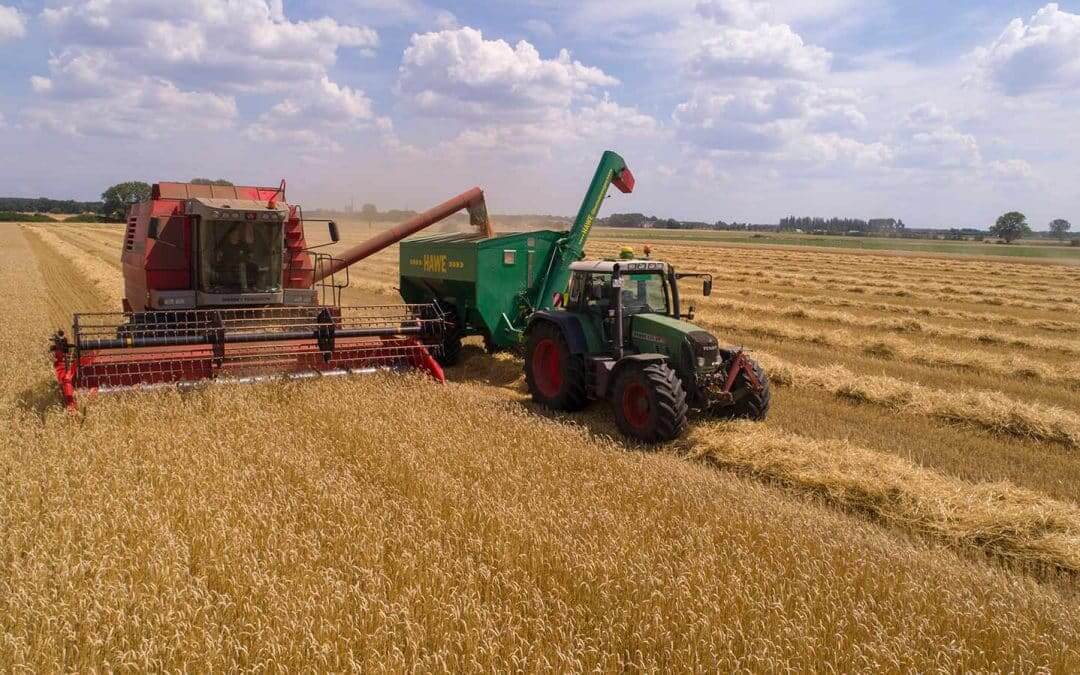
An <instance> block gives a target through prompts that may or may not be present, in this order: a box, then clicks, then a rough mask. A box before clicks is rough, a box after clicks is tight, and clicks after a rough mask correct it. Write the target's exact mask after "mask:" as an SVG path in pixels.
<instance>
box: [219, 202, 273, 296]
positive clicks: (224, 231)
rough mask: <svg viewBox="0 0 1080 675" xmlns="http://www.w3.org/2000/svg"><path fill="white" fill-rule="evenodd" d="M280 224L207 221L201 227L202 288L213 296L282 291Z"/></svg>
mask: <svg viewBox="0 0 1080 675" xmlns="http://www.w3.org/2000/svg"><path fill="white" fill-rule="evenodd" d="M282 246H283V239H282V225H281V223H279V222H266V221H263V222H247V221H236V220H204V221H203V222H202V223H201V224H200V227H199V286H200V288H201V289H202V290H203V291H205V292H210V293H244V292H249V293H267V292H273V291H279V290H281V260H282Z"/></svg>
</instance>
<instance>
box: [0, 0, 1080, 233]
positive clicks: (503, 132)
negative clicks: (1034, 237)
mask: <svg viewBox="0 0 1080 675" xmlns="http://www.w3.org/2000/svg"><path fill="white" fill-rule="evenodd" d="M0 64H2V67H0V157H3V158H4V161H3V162H0V196H28V197H36V196H46V197H53V198H76V199H93V198H96V197H97V196H98V195H99V194H100V193H101V191H102V190H104V188H105V187H107V186H109V185H111V184H113V183H116V182H120V181H124V180H145V181H147V182H155V181H158V180H188V179H190V178H192V177H195V176H205V177H210V178H218V177H221V178H227V179H230V180H232V181H234V182H237V183H244V184H275V185H276V184H277V183H278V181H279V180H281V179H282V178H284V179H286V180H287V181H288V185H289V193H288V194H289V199H290V201H296V202H300V203H303V204H305V205H307V206H309V207H315V206H321V207H342V206H345V205H346V204H349V203H350V202H351V203H354V204H355V205H356V207H357V208H359V206H360V205H361V204H363V203H366V202H372V203H375V204H376V205H377V206H378V207H379V208H381V209H388V208H417V209H422V208H426V207H428V206H430V205H433V204H435V203H437V202H440V201H442V200H443V199H446V198H448V197H451V196H453V195H455V194H457V193H459V192H461V191H463V190H465V189H467V188H469V187H472V186H473V185H480V186H481V187H483V188H484V190H485V193H486V195H487V202H488V206H489V208H490V209H491V210H492V211H493V212H496V213H551V214H560V215H568V214H573V213H574V212H575V211H576V210H577V207H578V205H579V203H580V201H581V198H582V196H583V194H584V191H585V188H586V187H587V184H588V181H589V179H590V178H591V175H592V172H593V170H594V168H595V165H596V162H597V161H598V160H599V157H600V154H601V152H602V151H603V150H605V149H611V150H615V151H617V152H619V153H620V154H621V155H623V157H625V158H626V160H627V163H628V164H629V166H630V168H631V170H632V171H633V173H634V175H635V177H636V179H637V187H636V188H635V190H634V193H633V194H630V195H623V194H621V193H617V192H615V191H613V194H612V196H611V197H610V198H609V201H608V203H607V204H605V207H604V209H603V211H602V213H604V212H607V213H611V212H643V213H647V214H656V215H660V216H663V217H675V218H678V219H685V220H705V221H710V222H711V221H715V220H718V219H723V220H725V221H729V222H730V221H744V222H745V221H749V222H756V223H768V222H777V221H778V220H779V218H781V217H783V216H785V215H809V216H825V217H829V216H842V217H860V218H877V217H896V218H902V219H903V220H904V222H905V223H907V224H908V225H909V226H924V227H952V226H970V227H986V226H987V225H989V224H990V223H992V222H993V220H994V219H995V218H996V217H997V216H998V215H1000V214H1001V213H1003V212H1005V211H1010V210H1020V211H1022V212H1024V213H1025V214H1027V216H1028V219H1029V221H1030V222H1031V224H1032V225H1033V226H1034V227H1035V229H1045V228H1046V224H1047V223H1048V222H1049V221H1050V220H1051V219H1054V218H1066V219H1069V220H1071V221H1073V222H1080V124H1078V122H1080V114H1078V113H1080V0H1077V1H1076V2H1074V3H1068V2H1065V3H1042V2H1004V1H999V0H989V1H982V2H975V1H971V0H950V1H949V2H940V1H938V0H904V1H901V0H773V1H769V0H669V1H667V2H663V1H659V0H616V1H610V0H608V1H605V2H600V1H598V0H578V1H577V2H561V1H558V0H517V1H514V2H495V1H491V2H458V3H449V2H447V3H442V4H435V3H434V2H428V1H427V0H402V1H400V2H395V1H394V0H304V1H302V2H301V1H296V2H291V1H290V2H283V1H282V0H228V1H222V0H189V1H185V2H176V1H169V2H163V1H158V2H152V1H148V0H49V1H46V2H44V3H42V2H35V1H30V0H0Z"/></svg>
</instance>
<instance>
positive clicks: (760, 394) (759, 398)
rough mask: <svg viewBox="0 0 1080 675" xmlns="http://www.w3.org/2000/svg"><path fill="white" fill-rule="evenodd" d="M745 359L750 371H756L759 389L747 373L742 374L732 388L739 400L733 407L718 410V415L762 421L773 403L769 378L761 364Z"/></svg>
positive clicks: (736, 378)
mask: <svg viewBox="0 0 1080 675" xmlns="http://www.w3.org/2000/svg"><path fill="white" fill-rule="evenodd" d="M725 356H726V355H725ZM743 358H745V359H746V363H747V365H749V366H750V369H751V370H752V371H754V379H756V380H757V382H758V385H759V388H758V389H757V390H756V391H755V390H754V388H753V387H752V386H751V383H750V378H748V377H747V376H746V373H745V372H740V373H739V374H738V375H737V376H736V377H735V383H734V384H733V385H732V387H731V390H732V393H734V394H735V396H736V399H737V400H736V401H735V403H734V404H732V405H729V406H724V407H722V408H717V409H716V415H717V416H718V417H724V418H728V419H748V420H755V421H760V420H763V419H765V417H766V415H768V414H769V404H770V403H772V391H771V390H770V389H769V376H768V375H766V374H765V369H764V368H762V367H761V364H760V363H758V362H757V361H755V360H754V359H752V358H750V357H747V356H744V357H743Z"/></svg>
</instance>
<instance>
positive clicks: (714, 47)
mask: <svg viewBox="0 0 1080 675" xmlns="http://www.w3.org/2000/svg"><path fill="white" fill-rule="evenodd" d="M831 60H832V55H831V54H830V53H829V52H828V51H827V50H825V49H823V48H821V47H817V46H814V45H808V44H805V43H804V42H803V39H802V38H801V37H799V35H798V34H796V33H795V32H794V31H792V30H791V28H790V27H789V26H787V25H784V24H780V25H773V24H764V23H763V24H760V25H759V26H757V27H755V28H749V29H744V28H727V27H724V28H719V29H718V30H717V31H716V34H715V35H713V36H712V37H710V38H707V39H706V40H704V41H703V42H702V43H701V44H700V45H699V46H698V48H697V50H696V51H695V53H694V54H693V55H692V56H691V57H690V61H689V63H688V69H689V72H690V73H691V74H692V75H694V76H696V77H698V78H701V79H723V78H732V77H747V76H749V77H762V78H778V77H797V78H814V77H820V76H822V75H824V74H825V73H826V72H827V71H828V70H829V63H830V61H831Z"/></svg>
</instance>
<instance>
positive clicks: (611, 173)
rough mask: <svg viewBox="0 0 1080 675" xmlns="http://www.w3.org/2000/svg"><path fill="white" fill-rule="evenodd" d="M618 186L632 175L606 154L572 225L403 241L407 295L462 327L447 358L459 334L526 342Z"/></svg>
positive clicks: (449, 358)
mask: <svg viewBox="0 0 1080 675" xmlns="http://www.w3.org/2000/svg"><path fill="white" fill-rule="evenodd" d="M612 183H614V184H615V186H616V187H617V188H619V190H621V191H622V192H625V193H628V192H630V191H632V190H633V188H634V176H633V174H631V173H630V170H629V169H628V168H627V166H626V162H625V161H624V160H623V158H622V157H620V156H619V155H617V154H616V153H614V152H611V151H610V150H609V151H607V152H605V153H604V155H603V157H601V159H600V165H599V166H598V167H597V168H596V174H595V175H594V176H593V179H592V182H591V183H590V184H589V190H588V192H587V193H586V194H585V199H584V201H582V204H581V208H580V209H579V210H578V214H577V218H575V220H574V225H573V227H572V228H571V229H570V230H568V231H562V232H559V231H555V230H537V231H533V232H519V233H511V234H503V235H499V236H495V237H484V236H482V235H476V234H437V235H428V236H421V237H412V238H409V239H406V240H404V241H402V242H401V246H400V251H401V253H400V255H401V260H400V270H401V285H400V288H401V297H402V298H404V299H405V301H406V302H408V303H430V302H438V303H439V305H440V306H441V307H442V308H443V310H444V311H445V312H447V314H449V315H450V317H451V318H452V320H453V321H454V323H455V324H456V326H457V330H456V331H452V332H450V333H448V336H447V342H446V345H445V346H444V350H443V354H442V356H441V357H440V358H441V360H442V361H443V362H444V363H447V364H452V363H454V362H455V361H456V360H457V356H458V352H459V351H460V347H461V338H462V337H465V336H468V335H481V336H483V337H484V342H485V344H486V345H487V347H488V349H489V350H496V349H505V348H509V347H514V346H516V345H518V344H520V343H521V341H522V336H523V331H524V328H525V323H526V321H527V319H528V317H529V316H531V315H532V313H533V312H535V311H537V310H542V309H551V308H552V307H554V306H555V301H556V298H557V297H560V295H561V294H562V293H564V292H565V290H566V285H567V282H568V281H569V278H570V263H572V262H574V261H577V260H580V259H581V258H582V256H583V255H584V251H585V240H586V239H588V236H589V230H591V229H592V225H593V222H594V221H595V220H596V214H597V212H598V211H599V210H600V205H601V204H602V203H603V202H604V197H606V196H607V191H608V187H609V186H610V185H611V184H612Z"/></svg>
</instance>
